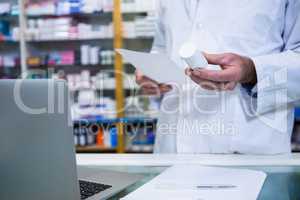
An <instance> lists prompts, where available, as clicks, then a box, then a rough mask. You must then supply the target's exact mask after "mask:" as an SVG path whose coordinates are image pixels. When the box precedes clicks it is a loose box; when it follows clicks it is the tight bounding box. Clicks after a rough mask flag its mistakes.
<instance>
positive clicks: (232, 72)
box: [186, 53, 257, 90]
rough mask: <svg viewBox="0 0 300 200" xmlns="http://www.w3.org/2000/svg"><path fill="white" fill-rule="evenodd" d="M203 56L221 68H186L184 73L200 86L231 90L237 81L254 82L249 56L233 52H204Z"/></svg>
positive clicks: (254, 76)
mask: <svg viewBox="0 0 300 200" xmlns="http://www.w3.org/2000/svg"><path fill="white" fill-rule="evenodd" d="M204 56H205V57H206V59H207V61H208V63H209V64H212V65H219V66H220V67H221V69H222V70H219V71H217V70H207V69H203V68H196V69H187V70H186V74H187V75H188V76H190V77H191V79H192V80H193V81H194V82H196V83H197V84H199V85H200V86H201V87H202V88H204V89H208V90H233V89H234V88H235V87H236V85H237V83H243V84H256V82H257V77H256V70H255V65H254V62H253V61H252V60H251V59H250V58H248V57H244V56H240V55H237V54H233V53H224V54H207V53H204Z"/></svg>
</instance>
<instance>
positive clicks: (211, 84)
mask: <svg viewBox="0 0 300 200" xmlns="http://www.w3.org/2000/svg"><path fill="white" fill-rule="evenodd" d="M190 78H191V79H192V80H193V81H194V82H195V83H197V84H198V85H200V86H201V87H202V88H203V89H206V90H219V91H232V90H234V89H235V87H236V86H237V83H236V82H215V81H210V80H206V79H201V78H199V77H197V76H194V75H191V76H190Z"/></svg>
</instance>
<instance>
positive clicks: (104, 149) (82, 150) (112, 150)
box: [76, 145, 117, 153]
mask: <svg viewBox="0 0 300 200" xmlns="http://www.w3.org/2000/svg"><path fill="white" fill-rule="evenodd" d="M116 151H117V150H116V148H107V147H103V146H97V145H93V146H84V147H82V146H77V147H76V152H77V153H115V152H116Z"/></svg>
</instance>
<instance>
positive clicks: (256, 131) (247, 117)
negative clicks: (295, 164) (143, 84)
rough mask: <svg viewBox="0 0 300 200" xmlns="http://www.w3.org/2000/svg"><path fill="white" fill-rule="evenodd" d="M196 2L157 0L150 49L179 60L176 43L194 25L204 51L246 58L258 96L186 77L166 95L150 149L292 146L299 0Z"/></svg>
mask: <svg viewBox="0 0 300 200" xmlns="http://www.w3.org/2000/svg"><path fill="white" fill-rule="evenodd" d="M195 2H196V0H160V1H159V6H158V22H157V33H156V37H155V40H154V44H153V52H164V53H167V54H168V55H169V56H170V57H171V58H172V59H173V60H174V61H175V62H176V63H177V64H178V65H180V66H183V61H182V60H181V59H180V58H179V55H178V50H179V48H180V47H181V45H182V44H183V43H184V42H185V41H186V40H187V39H188V38H190V36H191V32H193V34H194V35H195V36H196V37H194V38H193V42H194V43H196V44H197V45H198V47H199V48H200V49H201V50H202V51H206V52H209V53H224V52H233V53H237V54H240V55H245V56H248V57H251V58H252V59H253V60H254V63H255V65H256V71H257V77H258V83H257V86H256V88H254V89H253V90H255V91H252V92H254V93H255V92H257V95H250V93H248V92H246V89H245V88H244V87H242V86H239V87H237V88H236V89H235V90H234V91H233V92H215V91H214V92H212V91H206V90H204V89H201V88H200V86H198V85H196V84H194V83H193V82H192V81H190V80H189V81H188V82H187V85H188V86H185V87H182V88H181V89H173V90H172V91H171V92H169V93H168V94H166V95H164V98H163V100H162V105H161V111H160V116H159V123H158V130H157V138H156V144H155V152H156V153H242V154H280V153H289V152H291V142H290V140H291V133H292V127H293V121H294V114H293V113H294V111H293V110H294V106H295V105H296V104H297V103H299V99H300V0H222V1H219V0H200V1H199V10H198V12H197V13H196V14H195V12H196V11H195V10H196V9H195V5H196V4H195ZM187 11H188V12H187ZM194 20H195V21H194ZM193 22H194V24H195V26H194V27H195V28H194V30H192V26H193V25H192V24H193ZM162 67H163V66H162ZM199 96H200V97H199Z"/></svg>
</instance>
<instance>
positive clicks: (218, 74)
mask: <svg viewBox="0 0 300 200" xmlns="http://www.w3.org/2000/svg"><path fill="white" fill-rule="evenodd" d="M191 74H192V75H193V76H196V77H198V78H201V79H204V80H210V81H215V82H232V81H235V79H236V69H235V68H227V69H224V70H220V71H217V70H207V69H195V70H193V71H192V72H191Z"/></svg>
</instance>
